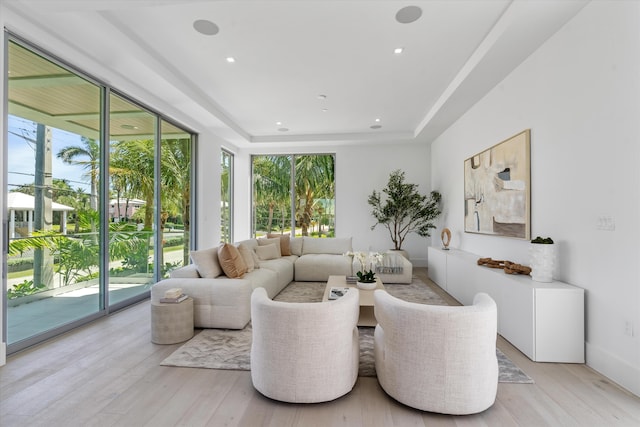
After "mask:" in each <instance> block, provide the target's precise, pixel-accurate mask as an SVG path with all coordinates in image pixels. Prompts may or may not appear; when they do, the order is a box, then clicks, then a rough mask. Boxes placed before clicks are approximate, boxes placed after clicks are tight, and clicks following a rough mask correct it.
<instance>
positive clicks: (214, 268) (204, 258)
mask: <svg viewBox="0 0 640 427" xmlns="http://www.w3.org/2000/svg"><path fill="white" fill-rule="evenodd" d="M189 256H190V257H191V262H193V264H194V265H195V266H196V270H198V274H199V275H200V277H206V278H209V279H212V278H214V277H218V276H219V275H221V274H222V268H220V263H219V262H218V248H209V249H202V250H200V251H191V252H190V253H189Z"/></svg>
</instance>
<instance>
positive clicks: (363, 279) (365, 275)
mask: <svg viewBox="0 0 640 427" xmlns="http://www.w3.org/2000/svg"><path fill="white" fill-rule="evenodd" d="M343 255H345V256H348V257H350V258H351V260H352V263H353V259H354V258H355V259H356V260H357V261H358V263H359V264H360V269H359V270H358V271H357V272H356V276H357V277H358V283H357V286H358V288H359V289H366V290H369V289H375V287H376V274H375V272H374V271H375V268H376V266H377V265H378V264H380V263H381V262H382V257H383V255H382V254H381V253H378V252H346V253H344V254H343ZM367 268H368V269H369V270H368V271H367Z"/></svg>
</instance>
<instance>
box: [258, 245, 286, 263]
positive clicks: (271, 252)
mask: <svg viewBox="0 0 640 427" xmlns="http://www.w3.org/2000/svg"><path fill="white" fill-rule="evenodd" d="M256 253H257V254H258V257H259V258H260V259H261V260H263V261H267V260H270V259H276V258H280V256H281V255H280V250H279V249H278V246H277V245H276V244H275V243H272V244H270V245H265V246H258V247H257V248H256Z"/></svg>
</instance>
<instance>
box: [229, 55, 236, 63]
mask: <svg viewBox="0 0 640 427" xmlns="http://www.w3.org/2000/svg"><path fill="white" fill-rule="evenodd" d="M227 62H229V63H234V62H236V58H234V57H233V56H227Z"/></svg>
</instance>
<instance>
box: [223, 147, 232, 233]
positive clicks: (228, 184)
mask: <svg viewBox="0 0 640 427" xmlns="http://www.w3.org/2000/svg"><path fill="white" fill-rule="evenodd" d="M232 204H233V154H231V153H230V152H228V151H227V150H221V152H220V241H221V242H231V241H232V240H233V225H232V224H233V206H232Z"/></svg>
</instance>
